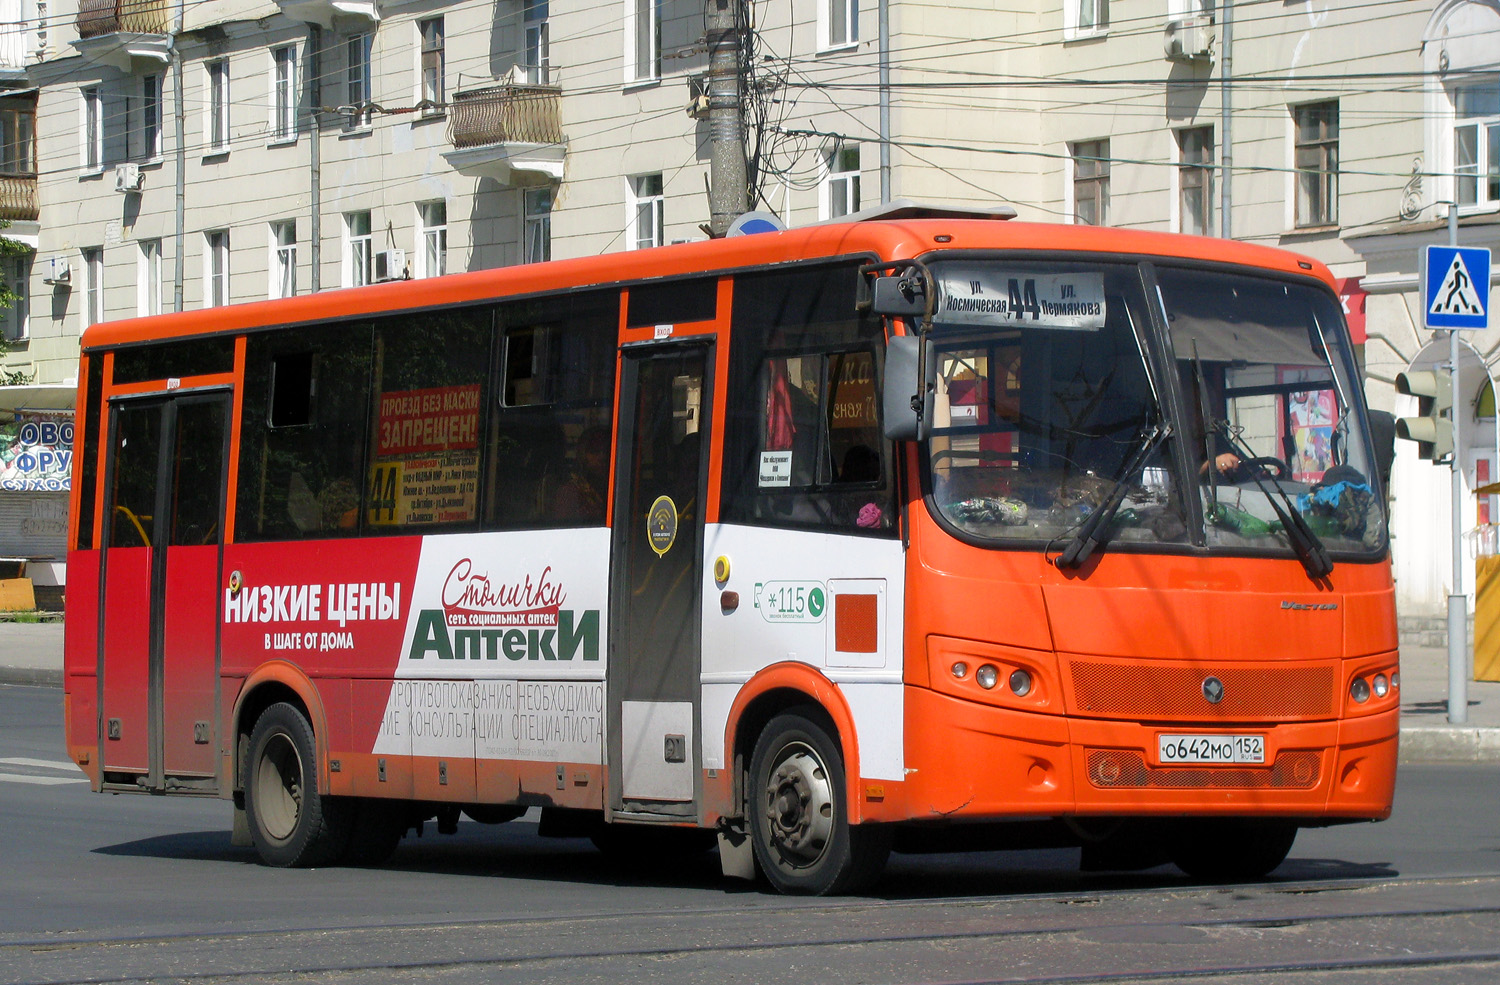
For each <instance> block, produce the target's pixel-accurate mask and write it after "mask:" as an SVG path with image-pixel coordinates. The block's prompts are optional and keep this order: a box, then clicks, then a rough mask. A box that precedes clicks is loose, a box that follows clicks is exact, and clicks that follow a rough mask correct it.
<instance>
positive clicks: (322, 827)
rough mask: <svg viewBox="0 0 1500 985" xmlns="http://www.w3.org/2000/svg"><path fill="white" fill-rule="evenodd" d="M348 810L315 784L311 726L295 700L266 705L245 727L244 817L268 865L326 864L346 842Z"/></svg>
mask: <svg viewBox="0 0 1500 985" xmlns="http://www.w3.org/2000/svg"><path fill="white" fill-rule="evenodd" d="M347 814H348V812H347V811H346V810H344V809H343V805H341V804H340V803H339V802H338V801H336V800H334V799H333V798H331V797H326V796H324V795H323V793H322V791H321V790H319V789H318V753H317V744H316V742H315V740H314V738H313V730H312V726H311V725H310V724H308V721H307V718H306V717H305V716H304V715H303V714H302V712H300V711H298V710H297V709H296V708H295V707H294V706H292V705H290V704H287V703H286V702H281V703H278V704H274V705H271V707H269V708H267V709H266V710H265V711H263V712H261V715H260V717H259V718H258V719H256V721H255V728H254V729H253V730H252V731H251V733H250V756H249V759H248V760H247V762H246V768H245V819H246V820H247V821H249V823H250V839H251V841H252V842H253V843H254V845H255V850H256V851H257V852H258V853H259V854H260V857H261V858H262V859H263V860H265V862H266V864H268V865H275V866H281V867H291V866H312V865H326V864H329V863H332V862H335V861H337V860H338V858H339V857H340V856H341V855H342V854H343V853H344V850H345V849H346V848H347V846H348V843H349V823H348V822H349V818H348V816H347Z"/></svg>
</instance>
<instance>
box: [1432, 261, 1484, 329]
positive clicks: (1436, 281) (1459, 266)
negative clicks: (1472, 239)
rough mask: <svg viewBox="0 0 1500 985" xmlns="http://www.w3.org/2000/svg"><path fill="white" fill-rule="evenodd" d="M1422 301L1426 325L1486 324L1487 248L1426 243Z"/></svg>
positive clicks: (1464, 326) (1480, 326)
mask: <svg viewBox="0 0 1500 985" xmlns="http://www.w3.org/2000/svg"><path fill="white" fill-rule="evenodd" d="M1422 302H1423V304H1422V311H1423V315H1424V319H1425V322H1426V325H1427V327H1428V328H1442V329H1454V330H1459V331H1471V332H1474V331H1483V330H1484V329H1486V328H1488V327H1489V324H1490V311H1489V308H1490V251H1489V248H1488V247H1473V246H1429V247H1427V248H1426V251H1425V253H1424V255H1423V264H1422Z"/></svg>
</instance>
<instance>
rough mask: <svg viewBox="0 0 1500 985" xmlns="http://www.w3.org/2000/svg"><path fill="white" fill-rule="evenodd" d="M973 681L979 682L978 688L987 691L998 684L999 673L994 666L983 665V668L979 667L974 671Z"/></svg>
mask: <svg viewBox="0 0 1500 985" xmlns="http://www.w3.org/2000/svg"><path fill="white" fill-rule="evenodd" d="M974 679H975V680H976V681H978V682H979V686H980V687H982V688H984V689H985V690H986V691H988V690H989V689H990V688H992V687H994V686H995V685H996V684H997V683H999V681H1000V671H999V670H998V669H997V668H996V667H995V665H994V664H985V665H984V666H983V667H980V668H979V669H978V670H976V671H974Z"/></svg>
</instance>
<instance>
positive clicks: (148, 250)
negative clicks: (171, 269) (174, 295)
mask: <svg viewBox="0 0 1500 985" xmlns="http://www.w3.org/2000/svg"><path fill="white" fill-rule="evenodd" d="M138 245H139V247H140V249H139V250H138V251H137V253H136V257H135V313H136V314H137V315H139V316H141V317H143V318H144V317H145V316H147V315H159V314H161V240H159V239H143V240H141V241H140V243H139V244H138Z"/></svg>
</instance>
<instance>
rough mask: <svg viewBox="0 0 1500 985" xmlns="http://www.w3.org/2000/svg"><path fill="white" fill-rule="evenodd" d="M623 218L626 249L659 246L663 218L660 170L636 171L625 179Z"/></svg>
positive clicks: (662, 188) (664, 196)
mask: <svg viewBox="0 0 1500 985" xmlns="http://www.w3.org/2000/svg"><path fill="white" fill-rule="evenodd" d="M625 196H626V208H627V214H626V222H627V229H628V231H629V232H628V235H629V237H630V239H629V242H630V249H632V250H644V249H648V248H650V247H652V246H660V245H662V243H663V242H664V241H663V240H662V238H661V237H662V225H663V223H664V222H665V219H666V195H665V189H664V187H663V185H662V180H661V174H660V173H658V174H638V175H633V176H631V177H629V178H626V179H625Z"/></svg>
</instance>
